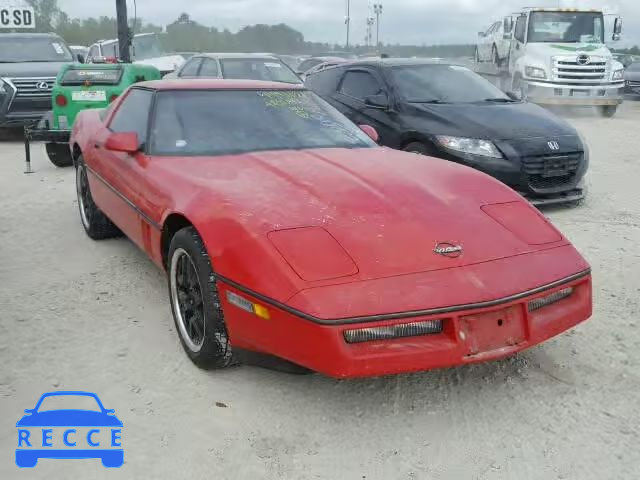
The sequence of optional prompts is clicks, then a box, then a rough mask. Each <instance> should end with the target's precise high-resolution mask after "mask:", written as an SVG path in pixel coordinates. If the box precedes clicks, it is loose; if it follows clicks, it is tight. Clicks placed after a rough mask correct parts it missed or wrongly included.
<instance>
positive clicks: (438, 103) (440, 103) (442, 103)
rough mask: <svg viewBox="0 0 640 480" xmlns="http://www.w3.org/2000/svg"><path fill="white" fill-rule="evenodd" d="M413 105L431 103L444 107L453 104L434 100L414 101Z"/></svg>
mask: <svg viewBox="0 0 640 480" xmlns="http://www.w3.org/2000/svg"><path fill="white" fill-rule="evenodd" d="M411 103H429V104H432V105H444V104H447V103H451V102H447V101H445V100H438V99H433V100H414V101H412V102H411Z"/></svg>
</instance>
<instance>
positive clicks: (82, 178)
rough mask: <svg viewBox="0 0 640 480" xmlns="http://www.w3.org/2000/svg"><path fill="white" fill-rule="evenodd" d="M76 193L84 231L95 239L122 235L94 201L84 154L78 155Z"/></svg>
mask: <svg viewBox="0 0 640 480" xmlns="http://www.w3.org/2000/svg"><path fill="white" fill-rule="evenodd" d="M76 194H77V196H78V208H79V209H80V221H81V222H82V226H83V227H84V231H85V232H87V235H88V236H89V237H90V238H92V239H93V240H105V239H107V238H114V237H119V236H121V235H122V232H121V231H120V230H119V229H118V227H116V226H115V225H114V224H113V223H112V222H111V220H109V219H108V218H107V216H106V215H105V214H104V213H102V211H101V210H100V209H99V208H98V206H97V205H96V204H95V202H94V201H93V196H92V195H91V187H90V186H89V178H88V177H87V166H86V165H85V163H84V158H82V155H80V156H79V157H78V166H77V168H76Z"/></svg>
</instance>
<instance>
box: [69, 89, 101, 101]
mask: <svg viewBox="0 0 640 480" xmlns="http://www.w3.org/2000/svg"><path fill="white" fill-rule="evenodd" d="M71 100H73V101H74V102H106V101H107V92H106V91H104V90H83V91H79V92H71Z"/></svg>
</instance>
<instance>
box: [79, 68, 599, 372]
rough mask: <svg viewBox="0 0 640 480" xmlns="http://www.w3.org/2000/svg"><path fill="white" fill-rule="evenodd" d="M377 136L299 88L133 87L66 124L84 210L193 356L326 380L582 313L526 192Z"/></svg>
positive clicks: (92, 229)
mask: <svg viewBox="0 0 640 480" xmlns="http://www.w3.org/2000/svg"><path fill="white" fill-rule="evenodd" d="M364 132H367V133H366V134H365V133H364ZM375 137H376V134H375V131H373V129H371V128H370V127H362V129H359V128H358V127H356V126H354V125H353V124H351V123H350V122H349V121H348V120H346V118H345V117H343V116H342V115H341V114H340V113H338V112H337V111H336V110H334V109H333V108H332V107H331V106H329V105H328V104H327V103H325V102H324V101H323V100H321V99H320V98H318V97H317V96H316V95H315V94H313V93H312V92H309V91H307V90H305V89H304V87H302V86H295V85H283V84H277V83H261V82H255V81H245V82H242V81H228V80H189V81H184V80H183V81H158V82H148V83H140V84H137V85H135V86H132V87H131V88H130V89H129V90H128V91H127V92H126V93H125V94H124V95H122V96H121V98H119V99H118V100H117V101H115V102H114V103H112V105H111V106H110V107H109V108H108V109H106V110H87V111H84V112H82V113H81V114H80V116H79V117H78V120H77V121H76V123H75V126H74V130H73V133H72V137H71V144H72V148H73V152H74V162H75V166H76V169H77V175H76V178H77V182H76V183H77V193H78V201H79V206H80V216H81V219H82V224H83V225H84V228H85V230H86V232H87V234H88V235H89V236H90V237H91V238H93V239H103V238H108V237H112V236H116V235H119V234H121V233H124V234H125V235H126V236H128V237H129V238H130V239H131V240H132V241H133V242H135V243H136V244H137V245H138V246H139V247H140V248H142V249H143V250H144V251H145V252H146V253H147V254H148V255H149V257H151V259H152V260H153V261H154V262H155V263H156V264H157V265H158V266H160V267H162V268H164V269H166V271H167V274H168V284H169V298H170V303H171V308H172V311H173V316H174V319H175V323H176V327H177V330H178V333H179V335H180V340H181V342H182V345H183V346H184V349H185V351H186V352H187V354H188V355H189V357H190V358H191V360H192V361H193V362H194V363H195V364H197V365H198V366H200V367H209V368H219V367H225V366H227V365H229V364H231V363H232V362H233V359H234V352H236V353H237V352H247V351H249V352H254V353H258V354H264V355H269V356H273V357H277V358H279V359H284V360H286V361H288V362H291V363H293V364H296V365H299V366H303V367H305V368H308V369H310V370H314V371H318V372H321V373H324V374H326V375H330V376H333V377H359V376H374V375H384V374H391V373H399V372H410V371H417V370H428V369H432V368H440V367H449V366H453V365H463V364H469V363H473V362H479V361H485V360H493V359H498V358H501V357H505V356H508V355H512V354H514V353H516V352H518V351H520V350H523V349H526V348H529V347H531V346H533V345H536V344H538V343H540V342H542V341H544V340H547V339H549V338H551V337H553V336H555V335H558V334H560V333H562V332H564V331H565V330H567V329H569V328H572V327H574V326H575V325H577V324H578V323H580V322H582V321H584V320H586V319H587V318H589V316H590V315H591V310H592V300H591V298H592V297H591V275H590V269H589V265H588V264H587V262H586V261H585V260H584V259H583V258H582V257H581V256H580V254H579V253H578V252H577V251H576V250H575V248H574V247H573V246H572V245H571V244H570V243H569V241H568V240H567V239H566V238H565V237H564V236H563V235H562V234H561V233H560V232H558V231H557V230H556V229H555V228H554V227H553V226H552V225H551V224H549V222H547V220H546V219H545V218H544V217H543V216H542V215H541V214H540V213H539V212H538V211H537V210H535V209H534V208H533V207H531V206H530V205H529V204H528V203H527V202H526V201H525V200H524V199H523V198H521V197H520V196H519V195H518V194H516V193H514V192H513V191H512V190H510V189H509V188H508V187H506V186H504V185H503V184H501V183H500V182H498V181H497V180H494V179H492V178H491V177H489V176H487V175H485V174H483V173H480V172H478V171H475V170H472V169H470V168H466V167H463V166H459V165H455V164H453V163H449V162H442V161H440V160H435V159H431V158H428V157H424V156H419V155H416V154H410V153H405V152H398V151H394V150H390V149H387V148H381V147H378V145H377V144H376V143H375V141H374V139H375Z"/></svg>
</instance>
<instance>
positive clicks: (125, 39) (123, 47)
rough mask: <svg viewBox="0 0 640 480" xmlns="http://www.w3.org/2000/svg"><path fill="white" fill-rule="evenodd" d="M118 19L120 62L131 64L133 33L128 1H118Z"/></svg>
mask: <svg viewBox="0 0 640 480" xmlns="http://www.w3.org/2000/svg"><path fill="white" fill-rule="evenodd" d="M116 18H117V22H118V46H119V48H120V52H119V53H120V61H121V62H123V63H131V32H130V31H129V19H128V16H127V0H116Z"/></svg>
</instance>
